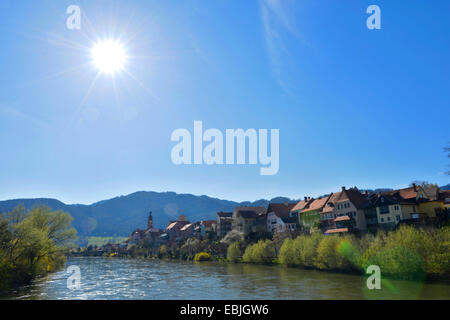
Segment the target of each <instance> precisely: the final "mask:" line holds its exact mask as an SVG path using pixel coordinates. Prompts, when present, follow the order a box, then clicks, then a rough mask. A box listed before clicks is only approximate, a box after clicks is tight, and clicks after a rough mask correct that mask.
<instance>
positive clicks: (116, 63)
mask: <svg viewBox="0 0 450 320" xmlns="http://www.w3.org/2000/svg"><path fill="white" fill-rule="evenodd" d="M91 54H92V59H93V62H94V65H95V66H96V67H97V68H98V69H99V71H100V72H102V73H106V74H114V73H116V72H118V71H120V70H122V69H123V68H124V67H125V63H126V61H127V55H126V52H125V48H124V47H123V45H122V44H121V43H120V42H119V41H117V40H104V41H100V42H98V43H96V44H95V45H94V47H93V48H92V51H91Z"/></svg>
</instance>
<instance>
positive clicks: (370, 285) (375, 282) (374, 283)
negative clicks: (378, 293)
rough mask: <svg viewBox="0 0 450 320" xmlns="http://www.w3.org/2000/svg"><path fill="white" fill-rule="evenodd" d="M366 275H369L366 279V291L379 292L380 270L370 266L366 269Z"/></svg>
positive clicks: (377, 267) (375, 266)
mask: <svg viewBox="0 0 450 320" xmlns="http://www.w3.org/2000/svg"><path fill="white" fill-rule="evenodd" d="M366 274H370V277H368V278H367V282H366V285H367V289H369V290H374V289H377V290H380V289H381V269H380V267H379V266H377V265H371V266H368V267H367V270H366Z"/></svg>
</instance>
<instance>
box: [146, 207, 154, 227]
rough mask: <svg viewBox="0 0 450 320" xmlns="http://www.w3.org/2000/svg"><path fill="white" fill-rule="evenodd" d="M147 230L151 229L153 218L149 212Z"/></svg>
mask: <svg viewBox="0 0 450 320" xmlns="http://www.w3.org/2000/svg"><path fill="white" fill-rule="evenodd" d="M147 229H153V216H152V212H151V211H150V213H149V215H148V220H147Z"/></svg>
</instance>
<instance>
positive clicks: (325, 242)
mask: <svg viewBox="0 0 450 320" xmlns="http://www.w3.org/2000/svg"><path fill="white" fill-rule="evenodd" d="M338 243H339V239H338V238H337V237H336V236H325V237H324V238H323V239H322V240H321V241H320V242H319V245H318V246H317V257H316V260H315V262H314V265H315V266H316V267H317V268H319V269H327V270H333V269H337V268H338V254H339V253H338V251H337V246H338Z"/></svg>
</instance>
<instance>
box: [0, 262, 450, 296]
mask: <svg viewBox="0 0 450 320" xmlns="http://www.w3.org/2000/svg"><path fill="white" fill-rule="evenodd" d="M69 266H78V267H79V268H80V272H81V282H80V284H81V288H80V289H75V290H70V289H68V287H67V279H68V277H69V274H68V273H67V272H66V271H61V272H57V273H54V274H51V275H49V276H48V277H47V278H45V279H39V280H37V281H35V282H34V283H33V284H32V285H30V286H28V287H25V288H21V289H20V290H16V291H14V292H12V293H11V294H10V295H9V296H7V297H6V299H31V300H41V299H43V300H47V299H51V300H55V299H89V300H93V299H163V300H171V299H199V300H205V299H206V300H208V299H226V300H238V299H242V300H245V299H447V300H448V299H450V284H445V283H428V282H426V283H420V282H412V281H398V280H383V281H382V288H381V290H376V289H375V290H369V289H367V285H366V279H365V278H364V277H363V276H358V275H348V274H338V273H329V272H320V271H316V270H303V269H298V268H285V267H281V266H260V265H246V264H229V263H209V262H208V263H192V262H178V261H173V262H172V261H164V260H141V259H136V260H132V259H117V258H99V257H75V258H69V259H68V261H67V265H66V267H67V268H68V267H69ZM4 298H5V297H4Z"/></svg>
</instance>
